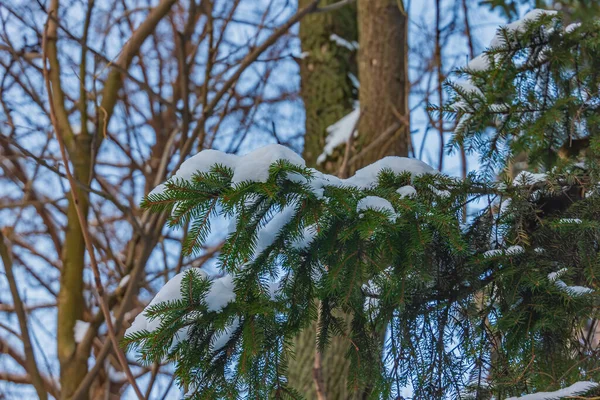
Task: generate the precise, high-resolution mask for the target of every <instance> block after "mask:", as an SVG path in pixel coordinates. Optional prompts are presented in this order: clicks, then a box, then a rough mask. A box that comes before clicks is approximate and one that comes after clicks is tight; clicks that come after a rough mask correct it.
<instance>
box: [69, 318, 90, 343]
mask: <svg viewBox="0 0 600 400" xmlns="http://www.w3.org/2000/svg"><path fill="white" fill-rule="evenodd" d="M89 327H90V323H89V322H85V321H81V320H77V321H75V326H73V335H74V339H75V343H81V342H82V341H83V338H84V337H85V334H86V333H87V331H88V329H89Z"/></svg>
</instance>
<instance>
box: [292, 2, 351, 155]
mask: <svg viewBox="0 0 600 400" xmlns="http://www.w3.org/2000/svg"><path fill="white" fill-rule="evenodd" d="M309 3H310V1H308V0H299V7H304V6H306V5H307V4H309ZM331 3H335V1H334V0H327V1H322V2H321V6H324V5H327V4H331ZM331 35H337V36H339V37H340V38H342V39H345V40H346V41H348V42H349V43H350V44H351V43H352V42H355V41H356V40H357V39H358V32H357V26H356V6H352V5H349V6H346V7H343V8H341V9H339V10H336V11H333V12H325V13H315V14H310V15H307V16H306V17H305V18H304V19H303V20H302V21H301V22H300V41H301V45H302V52H303V54H304V56H303V58H302V59H301V60H300V76H301V89H300V94H301V96H302V99H303V101H304V108H305V110H306V138H305V145H304V154H303V156H304V159H305V160H306V163H307V165H309V166H315V165H316V161H317V157H319V155H320V154H321V153H322V152H323V147H324V146H325V137H326V136H327V131H326V129H327V127H328V126H330V125H332V124H334V123H335V122H337V121H338V120H340V119H341V118H342V117H343V116H345V115H346V114H348V113H350V111H352V109H353V103H354V100H356V99H357V89H355V88H354V86H353V84H352V80H351V78H350V74H353V75H354V76H357V74H358V72H357V65H356V50H351V49H348V48H346V47H344V46H341V45H339V44H337V43H336V42H335V41H334V40H332V39H331Z"/></svg>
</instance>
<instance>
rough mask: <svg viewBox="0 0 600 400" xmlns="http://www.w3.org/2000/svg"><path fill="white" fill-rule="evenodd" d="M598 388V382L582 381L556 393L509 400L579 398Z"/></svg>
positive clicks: (536, 394) (544, 393)
mask: <svg viewBox="0 0 600 400" xmlns="http://www.w3.org/2000/svg"><path fill="white" fill-rule="evenodd" d="M596 387H598V384H597V383H596V382H590V381H582V382H576V383H574V384H572V385H571V386H569V387H566V388H564V389H560V390H557V391H554V392H539V393H533V394H527V395H525V396H521V397H510V398H508V399H507V400H553V399H561V398H563V397H569V396H577V395H579V394H584V393H585V392H587V391H589V390H591V389H594V388H596Z"/></svg>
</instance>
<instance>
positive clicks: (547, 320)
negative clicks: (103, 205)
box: [125, 145, 600, 398]
mask: <svg viewBox="0 0 600 400" xmlns="http://www.w3.org/2000/svg"><path fill="white" fill-rule="evenodd" d="M559 181H560V182H561V183H560V185H561V187H564V185H565V182H572V183H571V186H570V187H572V188H575V189H576V190H578V191H583V192H586V193H590V192H591V194H590V195H588V196H581V198H579V199H578V200H577V202H574V203H573V205H571V206H570V207H564V208H557V209H556V210H554V211H552V210H548V209H547V205H548V204H549V203H550V202H551V201H555V200H556V201H560V199H561V196H562V195H563V194H564V190H560V191H556V190H555V186H556V185H557V184H556V183H553V182H559ZM586 185H588V186H589V187H588V186H586ZM593 187H594V184H593V183H592V182H589V181H583V180H578V179H575V177H572V178H571V179H570V180H568V179H567V178H566V177H565V176H564V175H560V176H553V175H551V174H550V175H531V176H521V177H519V178H518V179H516V180H515V182H505V183H503V184H489V183H486V182H485V181H479V180H478V179H477V178H476V177H470V178H469V179H468V180H467V181H466V182H461V181H458V180H455V179H453V178H450V177H447V176H444V175H442V174H439V173H437V171H435V170H434V169H433V168H431V167H429V166H428V165H427V164H425V163H423V162H421V161H418V160H414V159H408V158H401V157H386V158H384V159H382V160H380V161H378V162H376V163H374V164H372V165H370V166H368V167H366V168H364V169H362V170H359V171H357V173H356V174H355V175H354V176H352V177H350V178H348V179H338V178H336V177H334V176H330V175H325V174H322V173H320V172H318V171H316V170H314V169H310V168H306V167H305V164H304V160H302V158H300V157H299V156H298V155H296V154H295V153H293V152H292V151H291V150H289V149H287V148H285V147H282V146H279V145H272V146H267V147H264V148H261V149H258V150H256V151H254V152H252V153H249V154H248V155H246V156H236V155H231V154H225V153H222V152H219V151H215V150H205V151H202V152H201V153H199V154H198V155H196V156H194V157H192V158H190V159H189V160H187V161H186V162H184V163H183V164H182V166H181V168H180V169H179V171H178V172H177V173H176V174H175V176H174V177H173V178H171V179H169V180H168V181H167V182H165V183H164V184H162V185H160V186H159V187H157V188H156V189H154V190H153V191H152V192H151V193H150V195H148V197H147V198H146V199H145V200H144V202H143V205H144V207H146V208H148V209H150V210H152V211H154V212H166V213H168V215H169V221H170V224H171V225H172V226H174V227H181V226H185V224H186V223H188V222H189V226H190V228H189V231H188V234H187V235H186V237H187V239H186V242H185V243H184V245H183V248H184V249H185V251H186V252H187V253H188V254H192V253H194V252H197V251H199V250H200V246H201V245H202V244H203V243H204V242H205V241H206V240H207V238H208V235H209V234H210V233H211V232H213V231H214V230H215V229H221V228H220V227H221V226H222V225H223V224H222V223H221V224H220V225H219V228H214V227H213V225H214V224H215V223H217V221H218V219H219V217H225V218H227V219H229V220H230V223H229V229H228V232H227V233H226V235H227V239H226V241H225V243H224V245H223V247H222V249H221V253H220V255H219V259H218V267H219V269H220V270H221V271H222V273H223V274H224V275H220V276H218V277H211V276H209V275H208V274H207V272H205V271H203V270H197V269H190V270H188V271H184V272H182V273H180V274H178V275H177V276H175V277H174V278H172V279H171V281H169V283H168V284H167V285H166V286H165V287H164V288H163V289H162V290H161V291H160V292H159V293H158V294H157V295H156V297H155V298H154V299H153V300H152V302H151V303H150V304H149V305H148V306H147V307H146V310H145V311H144V312H143V314H140V315H138V317H137V318H136V320H135V321H134V323H133V325H132V326H131V327H130V328H129V329H128V331H127V335H126V338H125V344H126V345H128V346H129V347H130V348H136V349H138V351H139V352H140V359H141V361H143V362H145V363H152V362H156V361H173V362H175V374H176V376H177V378H178V380H179V383H180V385H181V386H182V387H183V388H184V390H185V391H186V393H187V396H188V397H190V398H206V397H207V396H208V397H211V398H236V397H240V396H242V395H248V396H250V397H252V398H255V397H258V398H266V397H270V396H273V395H277V396H279V397H286V396H287V397H291V398H298V397H299V396H298V393H296V392H295V391H294V388H291V387H288V385H287V378H286V366H287V365H288V364H289V363H290V362H293V355H292V354H291V353H290V352H289V343H290V340H291V338H293V337H294V335H295V334H297V333H298V332H299V331H300V330H301V329H303V328H306V327H307V326H309V325H310V324H311V323H312V322H314V321H316V320H317V315H318V314H319V315H320V319H319V327H318V337H317V343H318V344H319V348H320V350H321V351H327V344H328V341H329V339H330V338H331V337H332V336H341V337H344V338H347V340H348V354H347V356H348V357H349V358H350V359H351V360H352V373H353V375H352V376H353V379H355V382H359V383H360V382H362V383H364V384H370V385H371V387H372V388H373V391H374V392H375V393H378V394H380V395H381V396H383V397H386V396H388V395H389V394H390V390H391V389H390V387H391V386H390V382H392V381H394V380H395V379H400V377H399V376H397V373H398V369H395V370H394V371H396V372H393V371H390V370H389V369H388V366H387V365H386V364H384V363H383V362H382V359H381V357H380V355H379V354H380V353H379V350H378V349H377V348H376V347H377V346H376V345H375V343H377V341H376V340H375V338H376V337H378V335H380V334H381V332H382V330H385V328H386V327H387V326H389V325H390V324H391V325H393V326H394V327H395V328H394V329H393V330H392V332H394V334H393V336H391V337H390V339H389V341H387V342H386V349H387V350H385V349H384V351H388V350H389V349H388V347H390V348H391V346H393V347H394V348H399V349H401V350H400V352H399V353H397V354H396V353H395V354H396V356H395V357H397V359H396V360H395V361H394V362H400V360H404V361H403V362H404V364H402V365H403V367H402V370H401V371H400V372H401V373H402V374H403V375H404V376H406V377H411V379H417V380H421V381H422V380H426V379H428V378H427V377H428V376H430V374H434V373H435V374H437V372H436V370H439V371H440V372H443V373H444V374H448V376H453V377H456V378H455V379H456V382H455V384H456V385H457V387H465V383H464V382H462V380H463V378H462V377H464V376H466V375H467V374H468V373H469V372H472V371H473V366H472V365H473V364H472V363H473V362H474V361H475V355H477V354H478V352H479V350H477V351H475V349H481V348H485V347H486V344H485V343H486V340H487V339H486V335H485V332H482V331H481V330H482V329H488V328H484V327H483V326H484V325H483V324H482V323H481V321H482V311H481V310H473V307H471V306H470V305H471V304H472V300H473V297H474V296H475V295H476V294H477V293H488V295H487V297H488V298H489V302H486V303H485V310H487V311H486V312H493V314H494V315H495V317H494V320H493V321H492V322H490V324H491V326H492V327H493V328H494V329H500V330H502V333H503V336H502V337H503V340H505V341H506V345H505V346H503V348H502V349H500V350H501V351H500V354H502V356H503V357H506V358H507V359H511V360H517V359H519V358H522V359H526V357H525V355H527V354H529V352H530V351H531V350H530V349H529V348H522V347H516V348H515V347H513V346H511V345H510V343H512V342H521V343H522V342H523V341H524V340H525V341H527V340H529V339H527V338H528V337H531V335H534V336H535V337H539V338H540V339H537V340H535V341H533V342H530V346H533V348H536V349H538V348H539V349H541V348H543V346H545V345H546V343H547V342H546V339H545V337H546V336H547V335H552V340H553V341H554V342H555V343H557V345H558V346H565V349H567V348H569V346H570V344H569V342H568V341H567V340H566V339H565V338H570V337H571V336H572V335H571V333H572V330H571V326H573V324H576V323H577V321H585V320H587V318H589V317H590V315H591V314H592V313H593V312H592V311H591V308H589V307H587V306H586V305H590V304H592V302H593V301H594V299H595V298H596V291H595V290H594V288H596V287H597V286H596V285H597V281H596V278H594V277H593V276H587V277H586V280H587V282H588V283H589V284H588V286H589V287H588V288H589V290H588V291H584V292H582V291H580V292H578V293H573V292H572V291H570V290H569V289H568V288H569V287H570V285H572V284H573V283H575V282H576V281H577V280H578V279H579V278H578V276H579V274H580V273H583V267H584V265H586V262H587V261H586V259H582V258H581V257H580V256H575V254H582V253H581V252H587V253H589V254H590V255H592V254H596V253H597V249H596V248H595V239H593V238H594V237H596V236H595V235H598V234H600V225H599V224H598V222H597V220H596V219H595V217H594V216H595V215H597V214H596V213H600V203H599V202H598V201H597V194H596V193H594V192H593V191H592V188H593ZM470 189H472V191H470ZM575 189H573V190H575ZM487 196H493V197H494V198H496V197H498V198H501V199H502V200H503V203H502V204H501V205H500V207H499V206H498V203H497V202H490V203H489V204H487V205H486V206H485V207H484V209H483V211H481V212H480V213H478V214H477V215H475V216H473V217H472V218H471V219H470V220H469V221H461V215H462V206H463V204H464V203H465V201H469V199H472V198H475V197H476V198H480V199H485V198H486V197H487ZM508 200H510V201H508ZM544 213H545V214H544ZM567 218H568V219H567ZM568 221H581V223H579V222H577V223H569V222H568ZM566 242H568V243H571V245H565V243H566ZM542 246H543V247H542ZM490 249H492V250H490ZM566 265H568V269H567V271H562V272H561V276H560V278H561V281H560V282H561V283H562V284H561V285H557V280H556V279H552V278H553V277H554V276H553V275H550V274H552V273H554V272H556V271H557V270H558V269H560V268H564V267H565V266H566ZM524 271H526V272H527V273H526V274H524ZM538 304H545V305H547V308H545V309H543V310H540V309H538ZM317 307H319V311H318V312H317ZM435 310H439V311H441V312H442V314H443V315H446V314H447V315H451V316H453V319H452V321H453V322H452V323H444V324H443V326H442V325H438V328H439V329H441V330H442V331H441V332H436V331H435V329H438V328H431V327H430V328H428V329H427V330H423V324H424V323H427V324H428V323H429V322H427V321H430V320H431V318H434V316H435V315H437V313H438V311H435ZM338 311H344V312H351V313H352V315H353V316H354V317H353V320H352V321H351V323H350V324H348V323H347V322H345V321H344V320H341V319H339V318H338V317H337V315H338ZM534 311H535V317H534V316H532V314H531V313H533V312H534ZM524 315H527V316H528V317H527V318H526V319H524V317H523V316H524ZM446 318H447V317H446ZM565 321H569V322H568V323H566V322H565ZM434 326H435V325H434ZM505 326H509V327H510V328H508V329H507V328H505ZM478 332H481V333H482V334H481V335H480V334H479V333H478ZM440 334H441V335H442V336H440ZM445 335H453V336H454V335H455V336H456V340H457V343H461V351H460V352H459V353H456V352H455V351H450V350H448V349H446V348H445V347H444V346H441V347H439V346H435V347H436V349H433V350H432V349H431V348H430V347H429V346H428V345H427V343H433V342H435V341H436V340H438V338H439V337H443V336H445ZM559 338H562V339H561V340H563V339H564V342H561V341H560V340H558V339H559ZM560 343H562V344H560ZM567 353H568V352H567ZM390 354H391V353H390ZM561 354H563V353H561ZM435 360H438V361H435ZM439 360H443V361H441V362H440V361H439ZM434 361H435V363H434ZM544 361H546V362H554V361H556V360H549V359H547V360H544V357H543V356H540V361H539V364H540V365H538V364H535V365H534V368H540V366H541V365H543V364H542V363H543V362H544ZM563 361H565V365H570V364H568V357H567V358H566V359H565V360H563ZM432 363H433V364H432ZM431 365H435V367H434V368H432V367H431ZM425 366H428V367H427V368H425ZM436 368H437V369H436ZM519 374H521V371H519ZM487 375H489V374H488V373H487V372H486V376H487ZM453 379H454V378H453ZM489 379H490V382H489V384H490V385H498V387H499V388H502V389H501V390H509V392H508V393H512V394H519V393H522V391H520V389H519V388H512V389H510V388H509V389H507V388H506V387H505V386H503V383H502V381H498V382H496V381H494V380H492V378H489ZM573 379H576V378H575V377H573ZM541 385H542V384H541V383H540V386H538V388H539V389H546V387H547V384H546V386H541ZM358 386H361V387H364V386H363V385H358ZM419 390H425V388H421V389H419Z"/></svg>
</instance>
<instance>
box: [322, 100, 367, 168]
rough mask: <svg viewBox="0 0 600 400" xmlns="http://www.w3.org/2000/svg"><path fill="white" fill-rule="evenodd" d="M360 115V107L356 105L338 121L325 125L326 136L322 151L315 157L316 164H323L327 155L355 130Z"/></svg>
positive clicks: (346, 140)
mask: <svg viewBox="0 0 600 400" xmlns="http://www.w3.org/2000/svg"><path fill="white" fill-rule="evenodd" d="M359 117H360V107H356V108H355V109H354V110H352V111H351V112H350V114H348V115H346V116H345V117H342V119H340V120H339V121H338V122H336V123H335V124H333V125H330V126H328V127H327V137H326V138H325V147H324V148H323V153H321V154H320V155H319V157H318V158H317V164H318V165H320V164H323V163H324V162H325V160H326V159H327V157H328V156H330V155H331V154H333V151H334V150H335V149H336V148H337V147H338V146H339V145H341V144H343V143H347V142H348V140H350V137H351V136H352V134H353V133H354V132H355V129H354V128H355V127H356V123H357V122H358V118H359Z"/></svg>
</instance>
